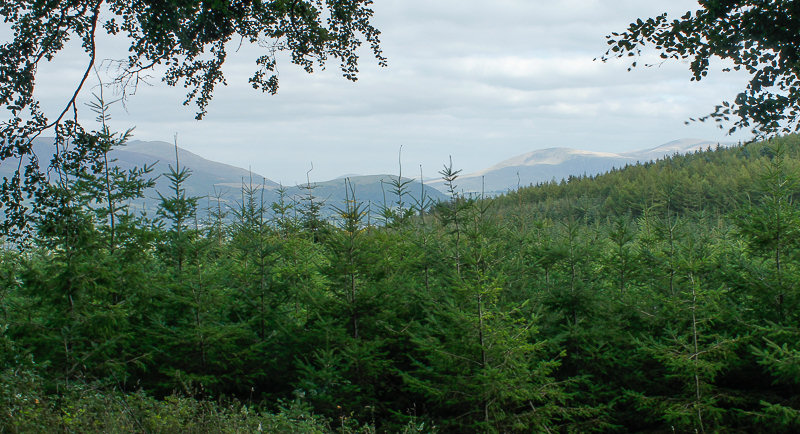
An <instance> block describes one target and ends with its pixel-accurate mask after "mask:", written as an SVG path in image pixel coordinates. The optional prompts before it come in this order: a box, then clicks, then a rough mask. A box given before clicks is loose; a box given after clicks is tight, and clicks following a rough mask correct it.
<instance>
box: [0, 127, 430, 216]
mask: <svg viewBox="0 0 800 434" xmlns="http://www.w3.org/2000/svg"><path fill="white" fill-rule="evenodd" d="M52 143H53V139H52V138H40V139H37V140H36V141H35V142H34V152H35V153H36V155H37V156H38V158H39V160H40V161H41V165H43V166H45V165H47V164H48V163H49V161H50V159H51V158H52V155H53V152H54V148H53V145H52ZM175 153H176V148H175V145H174V144H170V143H167V142H160V141H140V140H133V141H130V142H128V144H127V145H126V146H123V147H120V148H116V149H114V150H112V151H111V152H110V154H109V156H110V157H111V159H112V160H113V162H114V163H113V164H115V165H116V166H118V167H120V168H122V169H131V168H133V167H143V166H144V165H148V166H152V168H153V171H152V173H151V177H153V178H155V180H156V185H155V189H153V190H150V191H148V192H147V193H146V194H145V195H146V197H145V198H143V199H142V200H140V201H137V203H136V204H134V205H135V206H136V208H137V209H143V210H145V211H147V213H148V214H151V215H152V214H154V213H155V210H156V207H157V204H158V201H159V195H158V193H161V194H163V195H165V196H167V195H169V194H170V181H169V179H168V178H167V177H166V176H164V174H165V173H167V172H168V171H169V167H170V166H172V167H176V158H175ZM177 154H178V160H179V162H180V166H181V167H185V168H187V169H189V170H190V171H191V176H190V177H189V178H188V180H187V181H186V183H185V184H184V186H183V187H184V188H185V189H186V193H187V195H189V196H196V197H201V198H202V197H206V196H214V195H219V196H220V197H221V199H222V201H223V202H224V203H225V204H226V205H227V206H228V207H232V208H235V207H236V206H237V202H239V201H240V200H241V189H242V186H243V185H245V184H247V185H252V186H254V187H255V188H257V189H261V188H263V189H264V191H263V199H264V201H265V203H267V204H270V203H272V202H274V201H277V200H278V199H279V197H280V192H279V189H280V187H281V186H280V185H279V184H278V183H276V182H274V181H272V180H270V179H268V178H266V177H264V176H262V175H260V174H258V173H253V172H251V171H249V170H246V169H242V168H240V167H235V166H231V165H228V164H224V163H220V162H216V161H211V160H208V159H205V158H203V157H201V156H199V155H197V154H194V153H192V152H189V151H187V150H186V149H183V148H181V147H178V148H177ZM16 168H17V162H16V161H12V160H7V161H5V162H2V163H0V179H2V178H3V177H4V176H5V177H11V176H12V174H13V172H14V171H15V170H16ZM396 178H397V177H396V176H391V175H370V176H350V177H347V180H348V182H350V183H351V185H352V188H353V190H354V191H355V194H356V199H357V200H358V201H360V202H364V203H366V204H372V206H373V209H377V208H378V207H379V206H381V205H383V204H387V205H390V204H393V203H395V202H396V201H397V198H396V195H394V194H392V193H391V191H392V187H391V184H390V183H391V180H392V179H396ZM403 181H404V182H405V181H409V183H408V185H407V192H408V196H406V197H405V198H404V200H403V201H404V203H405V205H406V206H412V205H414V204H416V203H417V202H418V201H419V200H420V199H419V198H420V196H421V195H422V194H423V193H422V190H423V186H422V185H421V184H420V182H419V181H416V180H409V179H407V178H404V179H403ZM312 185H314V186H315V188H314V189H313V195H314V196H315V197H316V199H317V200H320V201H323V202H325V203H326V204H327V205H329V206H327V207H326V208H325V209H324V210H323V214H325V215H330V214H332V213H333V209H332V208H331V206H339V207H340V206H341V205H342V204H343V203H344V200H345V197H346V193H345V181H344V179H336V180H331V181H324V182H317V183H312ZM424 191H425V192H424V196H425V197H426V198H428V199H429V200H432V201H434V202H435V201H439V200H442V199H444V198H445V195H444V194H443V193H441V192H439V191H438V190H436V189H435V188H431V187H429V186H425V187H424ZM284 194H285V195H286V199H287V200H288V201H290V202H298V203H299V202H301V201H302V199H303V198H304V197H306V196H307V194H308V190H306V189H303V188H301V187H300V186H290V187H286V188H285V192H284ZM260 197H261V194H260V193H259V198H260ZM207 204H208V201H204V200H201V201H200V202H199V206H200V208H201V214H203V213H202V210H203V209H204V208H206V207H207Z"/></svg>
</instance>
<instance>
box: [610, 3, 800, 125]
mask: <svg viewBox="0 0 800 434" xmlns="http://www.w3.org/2000/svg"><path fill="white" fill-rule="evenodd" d="M699 6H700V7H699V10H697V11H694V12H692V11H687V12H686V13H685V14H684V15H683V16H681V17H680V18H677V19H670V18H669V17H668V16H667V14H666V13H664V14H661V15H659V16H656V17H654V18H648V19H645V20H642V19H638V20H636V21H635V22H633V23H631V24H630V25H629V26H628V29H627V30H626V31H624V32H622V33H617V32H614V33H613V34H612V35H610V36H607V42H608V45H609V46H610V47H611V48H610V49H609V50H608V51H607V52H606V54H605V56H603V60H604V61H605V60H608V59H609V58H612V57H634V58H635V59H634V60H633V62H632V64H631V67H630V68H634V67H636V66H637V64H638V62H639V61H640V59H639V58H638V57H639V55H641V53H642V51H643V50H644V49H645V47H647V46H648V45H652V46H653V47H654V48H655V49H656V50H657V51H659V52H660V53H659V54H660V57H661V58H662V59H680V60H685V61H687V62H688V63H689V69H690V70H691V73H692V80H693V81H695V80H696V81H699V80H701V79H703V78H705V77H706V76H707V75H708V72H709V69H710V66H711V64H712V62H714V61H715V60H716V59H717V58H718V59H723V60H725V61H727V62H728V63H727V64H732V65H733V66H732V67H725V68H724V69H723V71H725V72H730V71H731V70H735V71H745V72H747V74H748V75H749V76H750V81H749V83H748V84H747V87H746V89H745V90H744V91H742V92H740V93H739V94H738V95H737V96H736V99H735V100H734V101H733V102H728V101H725V102H723V103H722V104H720V105H718V106H717V107H716V109H715V111H714V112H713V113H712V114H710V115H708V116H706V117H703V118H701V119H700V120H703V121H704V120H706V119H709V118H710V119H714V120H715V121H717V122H719V123H720V128H722V125H723V123H727V122H729V121H730V119H731V118H733V119H734V120H735V123H734V124H733V126H732V127H731V128H730V131H731V132H733V131H736V130H740V129H743V128H750V129H751V130H752V132H753V133H754V134H756V135H759V136H761V137H764V136H774V135H775V134H778V133H783V134H786V133H793V132H797V131H798V129H800V112H798V109H799V108H800V87H798V85H800V72H799V71H798V68H797V62H798V59H800V51H798V50H799V49H798V44H797V42H798V37H797V35H798V34H800V25H798V23H799V22H800V21H799V20H798V18H799V16H800V4H799V3H798V2H797V1H794V0H778V1H767V2H765V1H757V0H713V1H711V0H700V1H699ZM630 68H629V69H630Z"/></svg>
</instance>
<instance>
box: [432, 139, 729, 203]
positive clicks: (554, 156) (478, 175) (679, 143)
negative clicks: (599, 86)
mask: <svg viewBox="0 0 800 434" xmlns="http://www.w3.org/2000/svg"><path fill="white" fill-rule="evenodd" d="M717 146H718V145H717V143H713V142H709V141H704V140H699V139H683V140H676V141H672V142H669V143H665V144H663V145H661V146H657V147H655V148H650V149H644V150H640V151H632V152H625V153H612V152H596V151H587V150H579V149H572V148H547V149H540V150H536V151H532V152H528V153H525V154H522V155H518V156H516V157H512V158H509V159H507V160H504V161H502V162H500V163H498V164H495V165H494V166H491V167H488V168H486V169H482V170H479V171H477V172H473V173H468V174H464V175H462V176H461V177H460V178H459V180H458V183H457V184H458V187H459V190H461V191H463V192H465V193H477V192H481V191H484V193H485V194H487V195H496V194H500V193H505V192H508V191H510V190H516V189H517V188H518V187H525V186H528V185H535V184H539V183H542V182H549V181H556V182H559V181H561V180H562V179H567V178H569V177H572V176H593V175H599V174H601V173H605V172H608V171H610V170H612V169H615V168H622V167H625V166H627V165H632V164H636V163H646V162H649V161H655V160H658V159H663V158H665V157H668V156H672V155H674V154H686V153H691V152H695V151H697V150H701V149H702V150H705V149H708V148H716V147H717ZM431 185H433V186H435V187H437V188H439V189H443V184H442V182H441V181H438V180H437V181H432V183H431Z"/></svg>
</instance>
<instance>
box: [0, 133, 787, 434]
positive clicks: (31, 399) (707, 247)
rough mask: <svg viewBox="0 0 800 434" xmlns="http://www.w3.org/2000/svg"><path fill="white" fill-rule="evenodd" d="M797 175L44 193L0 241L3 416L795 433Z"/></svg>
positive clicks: (783, 165) (739, 155)
mask: <svg viewBox="0 0 800 434" xmlns="http://www.w3.org/2000/svg"><path fill="white" fill-rule="evenodd" d="M798 174H800V138H799V137H798V136H791V137H786V138H782V139H777V140H774V141H773V142H771V143H769V144H763V143H754V144H749V145H746V146H740V147H733V148H719V149H713V150H707V151H703V152H697V153H691V154H686V155H676V156H673V157H671V158H668V159H665V160H663V161H657V162H650V163H645V164H639V165H632V166H627V167H625V168H622V169H615V170H613V171H612V172H610V173H607V174H603V175H598V176H593V177H572V178H570V179H569V180H567V181H563V182H548V183H544V184H540V185H537V186H532V187H525V188H521V189H520V190H519V191H515V192H512V193H508V194H505V195H501V196H499V197H496V198H490V199H485V200H483V199H476V198H475V197H470V196H466V197H465V196H456V197H455V198H452V199H451V200H449V201H446V202H442V203H440V204H438V205H437V206H435V207H434V208H433V210H432V212H431V213H429V214H423V215H419V216H417V215H414V216H412V217H411V218H396V219H392V220H391V221H390V222H388V223H389V224H384V223H383V222H380V221H376V220H378V219H370V217H369V216H368V215H365V214H363V213H360V212H349V213H348V212H345V213H343V215H342V216H341V218H340V219H339V220H338V221H337V222H336V224H331V223H329V222H325V221H320V220H319V219H317V218H316V216H312V215H309V214H304V213H275V214H277V215H274V213H272V210H270V208H269V207H260V206H254V207H251V208H247V209H245V210H244V211H245V212H243V213H242V215H241V218H237V219H231V220H224V219H217V220H214V221H212V222H211V224H208V225H198V226H195V225H193V224H187V223H188V222H187V221H186V220H185V219H183V218H182V217H178V216H174V215H173V217H172V218H170V217H166V218H165V219H164V220H163V224H161V225H152V224H150V222H147V221H146V220H137V219H129V218H122V219H120V220H118V221H117V222H116V223H117V224H116V225H115V224H112V223H111V221H110V219H107V218H105V216H104V215H102V214H97V213H94V212H86V211H88V210H87V209H86V208H83V209H76V206H66V207H63V206H56V207H54V208H53V209H52V213H51V214H47V215H45V216H44V218H43V220H42V221H40V222H39V224H40V229H41V230H40V231H38V235H39V236H38V237H37V238H36V240H35V241H34V242H35V245H33V246H32V247H33V248H31V249H29V250H26V251H22V252H18V251H14V250H12V249H8V250H3V251H0V259H2V260H0V319H1V320H2V323H0V349H2V351H0V385H2V386H3V387H0V403H3V406H4V408H6V409H10V410H8V411H6V412H2V413H0V431H11V432H17V431H24V432H27V431H31V432H48V431H52V429H47V428H50V427H54V426H61V425H63V426H65V427H67V428H69V429H70V430H73V431H81V432H83V431H86V432H94V431H104V432H106V431H107V432H129V431H143V430H144V429H143V428H142V427H144V428H145V429H147V430H148V431H152V432H171V431H175V430H180V429H182V428H184V427H186V426H188V425H190V424H195V425H192V426H200V425H202V426H203V427H207V430H208V431H209V432H212V431H213V432H216V431H224V430H225V429H227V428H224V429H223V426H225V427H228V428H230V427H231V426H234V427H235V428H236V429H235V430H239V431H248V432H251V431H252V432H255V431H258V427H262V431H269V432H345V433H348V432H353V433H355V432H364V433H366V432H370V433H374V432H431V431H435V432H459V433H461V432H464V433H483V432H649V433H661V432H673V431H674V432H700V431H705V432H764V431H765V429H764V427H765V426H766V427H770V429H769V430H767V431H768V432H776V433H784V432H787V433H788V432H800V400H798V396H800V389H799V388H798V384H800V374H799V372H800V371H798V363H797V360H798V354H800V312H799V311H798V310H797V309H796V306H798V305H800V291H798V282H800V235H798V231H797V228H798V227H800V212H799V211H798V209H797V206H796V203H797V200H798V199H800V183H798ZM380 179H382V177H377V178H374V177H373V178H370V177H367V178H364V179H359V178H356V177H354V178H352V180H351V182H352V185H353V189H354V190H355V191H356V195H357V196H358V195H359V191H361V190H367V189H368V188H370V187H369V186H374V185H375V183H376V182H380ZM335 183H336V184H338V183H342V184H344V180H338V181H335ZM333 187H335V186H331V188H333ZM74 188H75V189H78V190H80V189H81V188H82V187H81V185H80V184H74ZM326 188H327V186H325V185H322V186H320V187H318V189H317V190H319V192H324V191H325V189H326ZM87 191H88V190H87ZM84 193H86V191H84ZM257 193H258V192H257ZM95 194H97V193H95ZM100 194H102V193H100ZM254 196H256V195H254ZM175 205H176V207H175V209H178V208H179V205H185V201H180V200H178V201H177V202H176V204H175ZM87 206H88V205H87ZM350 210H351V211H352V208H351V209H350ZM122 217H125V216H122ZM273 217H274V218H273ZM120 378H122V379H124V380H123V381H120V380H119V379H120ZM409 409H411V411H413V413H410V412H409ZM700 420H702V425H701V424H700V422H699V421H700ZM234 424H235V425H234ZM276 424H282V425H276ZM221 425H222V426H221ZM263 427H267V428H266V429H264V428H263ZM697 427H703V429H702V430H701V429H698V428H697ZM27 428H30V429H27ZM37 428H38V429H37ZM235 430H234V431H235ZM201 431H202V430H201Z"/></svg>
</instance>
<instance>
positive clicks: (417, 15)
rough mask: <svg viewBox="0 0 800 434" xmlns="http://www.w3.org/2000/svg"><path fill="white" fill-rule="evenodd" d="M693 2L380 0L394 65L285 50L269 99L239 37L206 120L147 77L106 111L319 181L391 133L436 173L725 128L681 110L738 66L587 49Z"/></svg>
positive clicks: (386, 167)
mask: <svg viewBox="0 0 800 434" xmlns="http://www.w3.org/2000/svg"><path fill="white" fill-rule="evenodd" d="M696 5H697V4H696V2H694V1H689V0H674V1H672V2H669V3H666V4H657V3H655V2H642V1H641V0H564V1H549V2H542V1H531V0H497V1H494V2H480V1H475V0H459V1H456V0H437V1H421V0H382V1H380V2H376V4H375V10H376V12H375V24H376V25H377V26H378V27H379V28H380V29H381V30H382V41H383V48H384V52H385V54H386V55H387V56H388V58H389V67H388V68H379V67H377V66H376V64H375V61H374V59H371V57H370V53H369V50H368V49H366V48H365V49H364V50H362V59H361V67H360V69H361V74H360V78H359V80H358V82H356V83H351V82H348V81H346V80H344V79H343V78H342V77H341V74H340V73H339V72H338V69H337V65H335V64H330V65H329V66H328V68H327V69H326V70H324V71H316V72H315V73H314V74H312V75H308V74H306V73H305V72H303V71H302V70H300V69H299V68H297V67H296V66H294V65H291V64H290V62H289V61H288V60H289V59H288V58H287V57H286V56H282V57H281V58H280V61H279V65H278V70H279V74H280V80H281V88H280V90H279V93H278V95H276V96H269V95H264V94H261V93H260V92H258V91H254V90H253V89H252V88H251V87H250V86H249V85H248V83H247V78H248V77H249V76H250V75H251V74H252V72H253V71H254V69H255V65H254V59H255V57H256V56H257V55H258V54H259V52H260V51H259V48H258V47H255V46H248V45H246V44H245V45H243V46H242V47H240V48H239V49H238V51H236V52H232V53H231V54H230V56H229V62H228V64H226V66H225V72H226V74H227V76H228V83H229V85H228V86H225V87H220V88H219V89H218V91H217V93H216V95H215V98H214V100H213V101H212V103H211V105H210V106H209V113H208V116H207V117H206V119H205V120H204V121H202V122H197V121H195V120H194V119H193V118H194V114H195V110H194V108H193V107H192V106H189V107H184V106H183V105H181V103H182V101H183V99H184V91H185V90H184V89H182V88H177V89H174V88H169V87H166V86H164V85H163V84H161V83H160V82H158V81H155V82H154V84H155V85H154V86H153V87H148V86H143V87H141V88H140V89H139V91H138V92H137V95H135V96H134V97H133V98H131V99H130V100H129V102H128V112H127V113H126V112H124V111H123V110H121V107H120V108H117V109H116V111H115V113H114V121H113V122H114V125H115V126H116V127H117V128H119V129H124V128H127V127H129V126H134V125H135V126H136V131H135V135H136V138H138V139H143V140H171V137H172V135H173V133H176V132H177V133H178V135H179V142H180V144H181V145H182V146H185V147H186V148H189V149H190V150H192V151H194V152H197V153H199V154H201V155H203V156H205V157H208V158H213V159H215V160H219V161H223V162H226V163H229V164H235V165H238V166H241V167H252V169H253V170H254V171H256V172H258V173H261V174H263V175H265V176H268V177H270V178H273V179H275V180H281V181H283V182H285V183H293V182H300V181H303V180H304V178H305V172H306V170H308V167H309V166H310V162H311V161H313V162H314V167H315V168H316V169H315V171H314V172H313V173H312V177H317V178H316V179H320V180H322V179H327V178H332V177H335V176H337V175H340V174H342V173H378V172H396V170H397V167H396V166H397V152H398V149H399V147H400V145H403V161H404V164H405V165H406V166H407V167H404V173H405V172H408V173H416V171H417V170H418V166H419V164H422V165H423V166H424V170H425V173H426V175H428V176H433V175H435V173H436V171H437V170H439V169H440V168H441V164H442V163H444V162H445V161H447V158H448V156H449V155H453V157H454V160H455V162H456V164H457V165H458V166H459V167H461V168H464V169H465V170H466V171H468V172H469V171H474V170H478V169H481V168H484V167H486V166H489V165H492V164H494V163H496V162H498V161H500V160H503V159H506V158H509V157H511V156H514V155H517V154H521V153H525V152H529V151H531V150H534V149H539V148H546V147H551V146H571V147H579V148H585V149H592V150H606V151H615V152H616V151H624V150H631V149H637V148H646V147H652V146H656V145H658V144H661V143H664V142H667V141H670V140H674V139H677V138H681V137H700V138H707V139H710V140H722V139H725V137H724V136H723V135H722V134H721V133H720V132H719V131H718V130H717V129H716V128H714V127H713V125H706V124H693V125H691V126H689V127H686V126H684V125H683V122H684V121H685V120H686V119H688V118H689V117H692V116H698V115H702V114H705V113H707V112H709V111H711V110H712V109H713V106H714V104H716V103H718V102H719V101H721V100H722V99H725V98H731V97H732V96H734V95H735V93H736V92H737V90H738V89H740V88H741V87H742V86H743V78H742V76H737V75H732V74H727V75H726V74H712V75H711V76H709V78H708V79H707V80H704V81H703V82H700V83H690V82H689V77H690V75H689V72H688V66H687V65H686V64H682V63H680V62H672V63H666V64H663V65H662V66H660V67H652V68H637V69H635V70H634V71H632V72H627V71H626V70H627V66H628V61H627V60H626V61H611V62H609V63H601V62H599V61H594V60H593V59H594V58H596V57H598V56H600V55H602V54H603V52H604V51H605V49H606V44H605V38H604V36H605V35H607V34H609V33H610V32H612V31H619V30H622V29H624V28H625V27H626V26H627V24H628V23H629V22H631V21H633V20H635V19H636V18H637V17H646V16H653V15H656V14H658V13H660V12H662V9H663V8H666V9H669V10H670V13H672V14H676V13H682V12H685V11H686V10H690V9H694V8H695V7H696ZM103 47H104V52H106V53H108V54H106V55H104V57H114V56H115V55H116V56H124V54H125V53H124V44H120V43H119V42H118V41H117V42H109V43H107V44H105V45H103ZM120 47H122V48H120ZM232 48H235V47H232ZM120 49H121V50H122V51H121V52H120ZM79 54H80V53H77V54H69V55H68V56H67V58H66V59H65V62H66V63H64V64H61V65H62V66H59V67H58V68H55V69H53V70H52V71H51V72H48V73H47V74H46V75H45V76H43V77H42V78H41V82H40V86H41V87H40V94H41V95H42V96H44V97H45V99H46V100H47V101H46V102H47V106H48V107H57V106H58V104H57V102H58V101H59V100H62V99H63V98H64V96H63V90H64V89H68V88H69V87H68V86H64V82H65V81H68V82H73V81H74V79H75V76H76V74H79V73H80V72H81V68H82V67H83V66H82V65H84V60H83V58H82V57H80V55H79ZM648 56H652V54H648ZM655 60H656V59H655V58H652V57H648V58H645V59H644V62H645V63H647V62H651V63H655ZM64 77H67V78H68V80H64ZM87 96H88V95H87Z"/></svg>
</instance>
